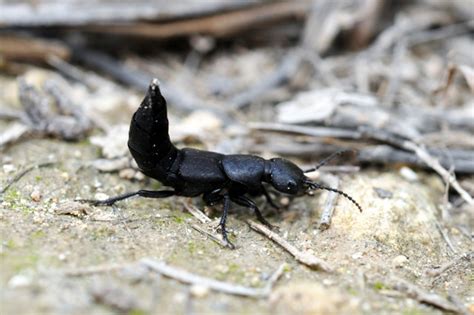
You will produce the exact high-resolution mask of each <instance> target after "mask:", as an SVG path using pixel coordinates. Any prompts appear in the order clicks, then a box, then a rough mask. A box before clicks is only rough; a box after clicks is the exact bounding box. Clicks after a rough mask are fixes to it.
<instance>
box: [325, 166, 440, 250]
mask: <svg viewBox="0 0 474 315" xmlns="http://www.w3.org/2000/svg"><path fill="white" fill-rule="evenodd" d="M434 177H435V175H430V176H427V178H426V179H423V182H429V181H430V180H429V179H435V180H434V181H433V182H432V184H431V185H430V186H427V185H421V184H420V183H419V182H411V181H408V180H405V179H404V178H403V177H402V176H400V175H397V174H393V173H384V174H381V175H380V174H374V175H362V174H360V175H357V179H356V180H355V181H354V182H352V183H351V182H348V181H347V180H346V181H344V182H343V186H342V187H341V189H342V190H344V191H345V192H346V193H347V194H349V195H350V196H352V197H353V198H354V199H355V200H356V201H358V202H359V203H360V205H361V207H362V209H363V212H362V213H360V212H359V211H357V209H355V208H354V206H353V205H352V204H351V203H350V202H349V201H347V200H345V198H339V199H338V202H337V204H336V209H335V215H334V216H333V218H332V222H331V227H330V229H332V231H333V232H334V233H337V235H344V238H346V239H349V240H353V241H356V242H357V241H360V242H364V243H366V242H370V241H376V242H378V243H381V244H383V245H386V246H390V247H391V248H392V249H393V250H394V251H396V252H402V253H404V254H405V255H406V256H413V255H415V256H416V257H418V256H417V255H419V253H420V252H423V253H424V254H425V255H428V254H430V253H429V252H427V249H429V250H431V251H432V252H431V253H434V252H437V251H438V250H439V244H441V243H442V240H441V237H440V235H439V233H436V231H437V228H436V222H437V219H436V216H435V214H436V213H437V211H438V210H437V203H438V201H437V200H438V197H439V196H440V195H441V194H442V191H443V185H442V182H441V180H438V179H437V178H434ZM373 187H384V189H387V190H390V191H391V192H392V193H393V196H392V198H390V199H382V198H373V197H370V196H373ZM352 254H353V253H352ZM415 256H414V257H415Z"/></svg>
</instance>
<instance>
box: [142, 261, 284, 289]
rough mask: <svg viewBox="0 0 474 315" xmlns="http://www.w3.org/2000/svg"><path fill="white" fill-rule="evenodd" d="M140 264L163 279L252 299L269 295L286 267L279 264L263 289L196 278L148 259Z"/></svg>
mask: <svg viewBox="0 0 474 315" xmlns="http://www.w3.org/2000/svg"><path fill="white" fill-rule="evenodd" d="M140 264H142V265H144V266H146V267H147V268H149V269H151V270H153V271H155V272H158V273H159V274H161V275H163V276H165V277H168V278H172V279H175V280H177V281H179V282H183V283H187V284H192V285H200V286H205V287H208V288H209V289H211V290H214V291H218V292H223V293H227V294H233V295H241V296H247V297H254V298H265V297H267V296H268V295H270V293H271V291H272V288H273V285H274V284H275V282H276V280H278V279H279V278H280V276H281V275H282V274H283V271H284V270H285V266H286V264H281V265H280V266H279V267H278V269H277V270H276V271H275V272H274V273H273V275H272V276H271V277H270V280H269V281H268V283H267V284H266V285H265V286H264V287H263V288H250V287H245V286H242V285H238V284H233V283H229V282H223V281H219V280H215V279H211V278H206V277H202V276H198V275H196V274H193V273H190V272H188V271H185V270H182V269H178V268H175V267H172V266H170V265H167V264H166V263H164V262H159V261H155V260H152V259H150V258H143V259H142V260H140Z"/></svg>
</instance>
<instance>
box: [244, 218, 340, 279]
mask: <svg viewBox="0 0 474 315" xmlns="http://www.w3.org/2000/svg"><path fill="white" fill-rule="evenodd" d="M247 223H248V225H249V226H250V228H252V229H253V230H255V231H257V232H259V233H261V234H263V235H265V236H266V237H268V238H269V239H271V240H272V241H274V242H275V243H277V244H278V245H280V246H281V247H283V249H285V250H286V251H287V252H289V253H290V254H291V255H292V256H293V257H295V259H296V260H297V261H299V262H300V263H302V264H304V265H306V266H308V267H310V268H313V269H321V270H323V271H326V272H332V271H333V269H332V268H331V267H330V266H329V264H328V263H327V262H325V261H324V260H322V259H319V258H317V257H315V256H314V255H311V254H309V253H306V252H302V251H300V250H299V249H297V248H296V247H295V246H293V245H291V244H290V243H288V242H287V241H286V240H284V239H283V238H282V237H281V236H279V235H278V234H276V233H275V232H272V231H270V230H269V229H268V228H267V227H266V226H264V225H262V224H259V223H257V222H254V221H252V220H247Z"/></svg>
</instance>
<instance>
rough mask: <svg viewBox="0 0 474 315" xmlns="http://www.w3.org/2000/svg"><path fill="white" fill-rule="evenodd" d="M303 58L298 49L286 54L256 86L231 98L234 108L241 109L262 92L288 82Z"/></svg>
mask: <svg viewBox="0 0 474 315" xmlns="http://www.w3.org/2000/svg"><path fill="white" fill-rule="evenodd" d="M301 59H302V55H301V53H299V52H297V51H296V52H295V51H290V52H289V53H288V55H287V56H285V58H284V59H283V61H282V63H281V65H280V67H278V69H276V70H275V71H274V72H273V73H271V74H269V75H268V76H266V77H264V78H262V79H261V81H260V82H259V83H258V84H257V85H255V86H254V87H251V88H249V89H246V90H245V91H244V92H242V93H240V94H237V95H236V96H234V97H233V98H232V99H230V101H229V103H230V104H232V108H233V109H241V108H243V107H245V106H247V105H249V104H250V103H252V102H253V101H254V100H255V99H256V98H258V97H259V96H261V95H262V94H265V93H266V92H268V91H269V90H271V89H273V88H275V87H277V86H279V85H280V84H283V83H284V82H286V81H287V80H288V79H289V78H291V77H292V76H293V75H294V73H295V72H296V70H297V69H298V66H299V65H300V63H301Z"/></svg>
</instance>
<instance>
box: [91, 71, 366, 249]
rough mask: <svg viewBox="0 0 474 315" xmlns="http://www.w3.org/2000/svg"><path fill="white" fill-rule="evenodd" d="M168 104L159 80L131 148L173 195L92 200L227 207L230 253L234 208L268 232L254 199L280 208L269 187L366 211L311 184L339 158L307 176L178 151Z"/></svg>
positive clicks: (277, 165)
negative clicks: (184, 200) (318, 194)
mask: <svg viewBox="0 0 474 315" xmlns="http://www.w3.org/2000/svg"><path fill="white" fill-rule="evenodd" d="M168 125H169V124H168V114H167V107H166V100H165V98H164V97H163V96H162V95H161V92H160V88H159V81H158V79H153V80H152V82H151V84H150V86H149V88H148V91H147V93H146V95H145V98H144V99H143V101H142V103H141V105H140V107H139V108H138V109H137V111H136V112H135V114H134V115H133V118H132V121H131V123H130V131H129V139H128V147H129V149H130V152H131V154H132V156H133V158H134V159H135V161H136V162H137V164H138V167H139V168H140V170H141V171H142V172H143V173H144V174H145V175H147V176H149V177H151V178H154V179H156V180H158V181H160V182H161V183H162V184H163V185H165V186H168V187H171V188H172V189H168V190H160V191H152V190H139V191H136V192H131V193H126V194H123V195H120V196H116V197H112V198H109V199H106V200H89V202H91V203H93V204H94V205H109V206H110V205H113V204H114V203H115V202H117V201H120V200H124V199H126V198H129V197H132V196H142V197H147V198H166V197H170V196H185V197H197V196H202V199H203V200H204V202H205V203H206V204H208V205H213V204H215V203H218V202H222V203H223V211H222V216H221V219H220V223H219V227H220V229H221V233H222V238H223V240H224V241H225V243H226V244H227V246H228V247H229V248H232V249H233V248H235V247H234V245H233V244H232V243H231V242H230V241H229V239H228V237H227V230H226V220H227V214H228V211H229V207H230V204H231V202H234V203H236V204H238V205H241V206H244V207H247V208H250V209H252V210H253V211H254V212H255V215H256V216H257V219H258V220H259V221H260V222H261V223H263V224H265V225H266V226H268V227H272V225H271V224H270V223H269V222H268V221H267V220H265V218H264V217H263V215H262V213H261V212H260V210H259V209H258V207H257V205H256V204H255V202H254V201H253V200H252V199H250V198H249V196H253V197H256V196H264V197H265V198H266V199H267V201H268V202H269V204H270V205H272V206H273V207H276V208H277V206H276V205H275V203H274V202H273V201H272V199H271V198H270V195H269V194H268V192H267V190H266V188H265V186H264V183H266V184H270V185H271V186H273V188H275V189H276V190H277V191H278V192H281V193H284V194H288V195H294V196H298V195H302V194H303V193H305V192H309V191H311V190H315V189H323V190H328V191H332V192H335V193H338V194H340V195H343V196H344V197H346V198H347V199H349V200H350V201H351V202H352V203H353V204H355V205H356V206H357V208H358V209H359V210H360V211H362V208H361V207H360V205H359V204H358V203H357V202H356V201H355V200H354V199H353V198H352V197H350V196H349V195H347V194H346V193H344V192H343V191H340V190H337V189H334V188H331V187H327V186H323V185H321V184H319V183H315V182H313V181H311V180H310V179H309V178H308V177H306V176H305V173H308V172H310V171H314V170H316V169H318V168H319V167H320V166H322V165H323V164H324V163H325V162H327V161H328V160H329V159H330V158H332V157H333V156H334V155H333V156H330V157H329V158H327V159H326V160H323V161H322V162H321V163H319V164H318V166H316V167H315V168H312V169H310V170H306V171H303V170H302V169H300V168H299V167H298V166H296V165H295V164H294V163H292V162H290V161H288V160H286V159H282V158H273V159H270V160H266V159H263V158H261V157H259V156H255V155H248V154H230V155H227V154H220V153H216V152H210V151H203V150H197V149H191V148H183V149H178V148H176V147H175V145H174V144H173V143H172V142H171V140H170V137H169V132H168V128H169V127H168Z"/></svg>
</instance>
